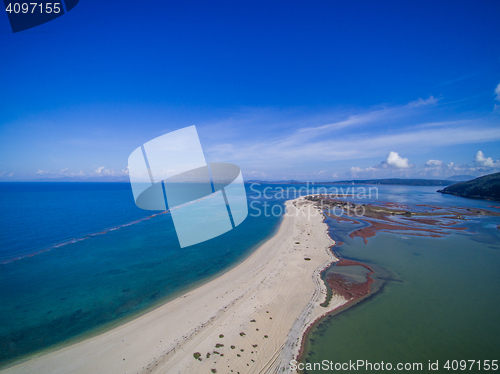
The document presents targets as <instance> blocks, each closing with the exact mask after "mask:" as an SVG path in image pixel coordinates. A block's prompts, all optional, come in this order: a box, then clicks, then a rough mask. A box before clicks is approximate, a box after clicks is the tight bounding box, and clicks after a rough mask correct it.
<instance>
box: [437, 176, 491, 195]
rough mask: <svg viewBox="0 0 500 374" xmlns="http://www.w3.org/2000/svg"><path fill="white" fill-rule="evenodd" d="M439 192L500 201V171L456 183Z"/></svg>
mask: <svg viewBox="0 0 500 374" xmlns="http://www.w3.org/2000/svg"><path fill="white" fill-rule="evenodd" d="M438 192H441V193H444V194H449V195H454V196H460V197H469V198H473V199H486V200H496V201H500V173H495V174H489V175H485V176H482V177H479V178H476V179H473V180H471V181H467V182H460V183H456V184H454V185H451V186H448V187H446V188H444V189H442V190H439V191H438Z"/></svg>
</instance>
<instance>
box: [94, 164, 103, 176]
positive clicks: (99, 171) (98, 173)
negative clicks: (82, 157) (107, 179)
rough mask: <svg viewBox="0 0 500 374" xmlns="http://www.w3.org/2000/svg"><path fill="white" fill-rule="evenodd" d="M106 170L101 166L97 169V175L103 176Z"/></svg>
mask: <svg viewBox="0 0 500 374" xmlns="http://www.w3.org/2000/svg"><path fill="white" fill-rule="evenodd" d="M105 170H106V168H105V167H104V166H99V167H98V168H97V169H95V173H96V174H97V175H102V174H104V172H105Z"/></svg>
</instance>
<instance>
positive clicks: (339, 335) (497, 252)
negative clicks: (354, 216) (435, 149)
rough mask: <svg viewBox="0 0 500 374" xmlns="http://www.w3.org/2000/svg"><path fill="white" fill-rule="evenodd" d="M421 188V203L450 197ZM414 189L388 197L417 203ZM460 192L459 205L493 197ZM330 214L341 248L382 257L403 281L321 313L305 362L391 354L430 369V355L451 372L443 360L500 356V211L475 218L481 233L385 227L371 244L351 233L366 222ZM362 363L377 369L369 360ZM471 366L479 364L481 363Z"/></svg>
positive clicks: (376, 260) (368, 259) (368, 258)
mask: <svg viewBox="0 0 500 374" xmlns="http://www.w3.org/2000/svg"><path fill="white" fill-rule="evenodd" d="M413 195H414V196H416V198H415V199H414V200H415V202H417V203H419V204H422V203H427V200H429V201H430V203H436V202H438V201H439V202H440V201H441V198H442V196H441V195H438V196H436V197H435V196H432V198H431V199H427V196H426V195H427V194H423V195H418V194H417V193H413ZM408 196H409V194H407V196H406V197H404V198H402V197H401V196H395V197H393V198H391V197H389V196H384V197H385V198H386V199H387V200H386V201H389V200H394V201H399V202H404V203H409V202H411V200H413V199H412V198H411V199H409V198H408ZM440 196H441V197H440ZM456 200H457V198H453V199H450V200H447V202H455V201H456ZM460 200H461V201H459V204H455V206H459V205H460V206H478V207H479V206H481V207H485V205H487V204H488V203H487V202H478V201H474V200H466V199H460ZM450 205H451V204H450ZM327 222H328V224H329V225H330V227H331V235H332V237H333V238H334V239H337V240H340V241H342V242H344V243H345V244H343V245H341V246H339V247H335V249H334V250H335V251H337V252H338V253H339V254H340V255H341V257H344V258H348V259H352V260H356V261H360V262H362V263H366V264H369V265H372V264H375V265H376V266H379V267H382V268H384V269H385V270H387V271H389V272H390V273H393V274H395V275H396V276H397V277H398V278H399V280H400V281H394V280H386V281H385V283H384V285H383V287H382V288H381V290H380V291H379V292H376V293H373V294H372V296H370V297H368V298H366V299H365V300H364V301H362V302H360V303H359V304H357V305H355V306H354V307H352V308H350V309H348V310H347V311H343V312H341V313H339V314H337V315H334V316H329V317H327V318H325V319H323V320H322V321H320V323H318V324H317V325H316V326H315V327H314V328H313V329H312V330H311V332H310V334H309V335H308V338H307V339H306V345H305V351H304V352H305V354H304V356H303V363H307V362H309V363H320V362H322V360H328V361H332V362H333V363H344V362H349V360H352V361H356V360H367V361H368V362H370V363H372V364H374V363H380V362H382V361H383V362H385V363H388V362H389V363H392V364H393V366H394V367H395V366H396V364H397V363H422V364H423V366H422V367H423V369H424V370H423V371H424V372H428V371H429V370H428V363H429V360H430V361H431V362H433V363H434V362H436V360H438V362H439V369H440V370H439V372H446V371H447V370H445V369H444V368H443V366H444V364H445V363H446V361H447V360H458V361H460V360H495V359H497V360H498V359H500V324H499V323H498V315H499V314H498V310H499V308H500V292H499V291H500V273H499V271H498V269H500V230H498V229H497V228H496V226H497V225H498V224H499V218H498V217H494V218H493V217H481V218H474V219H472V220H469V221H467V223H466V226H467V227H468V228H469V231H472V232H474V233H462V232H459V233H453V234H451V235H449V236H447V237H444V238H426V237H415V236H410V235H404V234H389V233H378V234H377V235H376V236H375V237H374V238H369V239H368V244H364V242H363V240H362V239H361V238H359V237H357V238H354V239H350V238H349V236H348V233H349V232H350V231H352V230H353V229H355V228H358V227H361V226H358V225H353V224H350V223H337V222H336V221H333V220H331V219H329V220H327ZM460 226H463V224H461V225H460ZM467 369H469V366H468V367H467ZM340 371H342V370H340ZM359 371H364V372H372V371H371V370H366V369H365V368H363V367H361V368H360V369H359ZM373 371H375V370H373ZM451 371H452V370H451ZM305 372H306V373H320V372H325V373H326V372H331V371H330V370H306V371H305ZM467 372H478V370H477V365H476V366H474V367H473V369H472V370H470V371H469V370H467Z"/></svg>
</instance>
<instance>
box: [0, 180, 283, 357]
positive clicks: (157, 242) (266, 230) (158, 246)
mask: <svg viewBox="0 0 500 374" xmlns="http://www.w3.org/2000/svg"><path fill="white" fill-rule="evenodd" d="M257 188H258V189H262V188H264V187H257ZM256 191H257V190H256ZM258 195H259V193H256V192H254V191H252V190H250V189H249V200H251V201H253V200H255V201H256V202H257V203H259V201H260V200H262V198H261V199H260V200H259V198H258V197H259V196H258ZM266 203H267V204H270V206H272V205H275V204H277V205H278V206H277V208H279V209H275V211H276V212H278V213H279V212H280V211H281V209H282V208H281V206H282V201H277V200H276V199H274V198H273V197H272V196H271V199H269V200H266ZM254 206H255V207H256V209H260V207H261V205H259V204H257V205H254ZM256 209H253V210H251V211H250V213H252V215H253V216H249V217H248V218H247V219H246V220H245V222H243V223H242V224H241V225H239V226H238V227H237V228H236V229H234V230H231V231H230V232H228V233H226V234H224V235H222V236H219V237H217V238H214V239H212V240H209V241H207V242H204V243H200V244H198V245H194V246H191V247H187V248H182V249H181V248H180V247H179V243H178V240H177V236H176V234H175V231H174V226H173V223H172V220H171V216H170V214H161V215H157V216H154V217H151V218H149V219H148V217H150V216H151V215H152V214H155V213H159V212H152V211H144V210H141V209H138V208H137V207H136V206H135V204H134V200H133V197H132V192H131V190H130V186H129V185H128V184H125V183H123V184H122V183H15V184H14V183H12V184H11V183H9V184H7V183H5V184H0V211H1V212H2V214H1V217H0V242H1V249H0V321H2V323H1V324H0V346H1V347H2V349H0V362H2V363H3V364H8V362H9V361H12V360H13V359H15V358H19V357H21V356H24V355H26V354H29V353H33V352H36V351H39V350H42V349H45V348H47V347H51V346H54V345H56V344H59V343H63V342H66V341H67V340H68V339H74V338H78V337H81V336H83V335H85V334H89V333H92V332H94V333H95V332H98V331H100V329H102V328H109V327H111V326H112V325H113V323H118V322H121V321H123V319H125V318H130V317H131V316H134V315H136V314H137V313H140V312H144V311H145V310H147V309H148V308H152V307H154V306H156V305H158V304H159V303H162V302H164V301H165V300H168V298H171V297H173V296H175V295H176V294H178V293H180V292H183V291H186V290H187V289H189V288H190V287H193V286H195V285H196V284H199V283H200V282H203V281H206V280H207V279H209V278H210V277H213V276H214V275H216V274H218V273H220V272H221V271H224V270H225V269H228V268H229V267H231V266H233V265H235V264H236V263H238V262H239V261H241V260H242V259H244V258H245V257H246V256H248V255H249V254H250V253H251V251H252V249H253V248H255V247H256V246H258V245H259V243H260V242H262V241H263V240H265V239H266V238H267V237H269V236H270V235H272V234H273V232H274V231H275V230H276V228H277V227H278V224H279V221H280V218H281V217H280V216H279V215H277V216H273V215H270V214H267V215H264V214H262V215H261V216H259V217H255V216H256V215H257V210H256ZM266 210H267V207H266ZM262 213H264V212H263V211H262ZM61 244H62V245H61Z"/></svg>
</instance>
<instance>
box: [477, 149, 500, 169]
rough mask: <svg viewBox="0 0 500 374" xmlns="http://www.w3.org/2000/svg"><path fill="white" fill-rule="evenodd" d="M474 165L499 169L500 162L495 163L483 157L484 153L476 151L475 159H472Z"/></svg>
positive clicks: (489, 158)
mask: <svg viewBox="0 0 500 374" xmlns="http://www.w3.org/2000/svg"><path fill="white" fill-rule="evenodd" d="M474 163H475V164H476V166H479V167H483V168H487V169H492V168H498V167H500V160H497V161H496V162H495V161H493V159H492V158H491V157H484V153H483V152H481V151H478V152H477V153H476V157H474Z"/></svg>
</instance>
